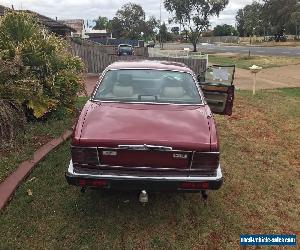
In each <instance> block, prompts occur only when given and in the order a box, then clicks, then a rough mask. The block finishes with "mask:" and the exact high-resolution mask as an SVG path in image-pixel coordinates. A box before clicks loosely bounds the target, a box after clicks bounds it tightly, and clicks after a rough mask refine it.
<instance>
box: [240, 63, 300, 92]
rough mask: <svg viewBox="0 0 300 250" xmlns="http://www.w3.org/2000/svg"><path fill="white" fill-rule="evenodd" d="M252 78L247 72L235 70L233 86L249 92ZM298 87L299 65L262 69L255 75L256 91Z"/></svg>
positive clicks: (299, 82) (299, 78)
mask: <svg viewBox="0 0 300 250" xmlns="http://www.w3.org/2000/svg"><path fill="white" fill-rule="evenodd" d="M252 84H253V76H252V75H251V73H250V72H249V70H245V69H237V71H236V78H235V85H236V87H237V88H239V89H242V90H251V89H252ZM286 87H300V65H291V66H283V67H275V68H269V69H263V70H262V71H261V72H260V73H258V74H257V86H256V88H257V89H274V88H286Z"/></svg>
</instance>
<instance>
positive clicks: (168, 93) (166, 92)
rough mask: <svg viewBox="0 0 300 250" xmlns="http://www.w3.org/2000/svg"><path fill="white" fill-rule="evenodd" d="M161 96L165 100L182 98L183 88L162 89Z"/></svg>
mask: <svg viewBox="0 0 300 250" xmlns="http://www.w3.org/2000/svg"><path fill="white" fill-rule="evenodd" d="M162 94H163V96H164V97H166V98H180V97H183V96H184V94H185V90H184V88H183V87H164V88H163V89H162Z"/></svg>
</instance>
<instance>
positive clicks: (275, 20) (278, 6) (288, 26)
mask: <svg viewBox="0 0 300 250" xmlns="http://www.w3.org/2000/svg"><path fill="white" fill-rule="evenodd" d="M263 2H264V6H263V14H264V16H265V17H266V18H267V20H268V22H269V23H270V24H271V25H272V27H273V30H274V32H275V33H278V32H281V31H282V30H287V31H288V32H293V31H294V27H295V25H294V24H293V23H292V13H293V12H295V11H297V10H298V11H300V10H299V0H263Z"/></svg>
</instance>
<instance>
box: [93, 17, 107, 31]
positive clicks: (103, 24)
mask: <svg viewBox="0 0 300 250" xmlns="http://www.w3.org/2000/svg"><path fill="white" fill-rule="evenodd" d="M94 22H95V23H96V24H95V26H94V27H93V29H94V30H106V29H107V26H108V19H107V17H104V16H99V17H98V19H95V20H94Z"/></svg>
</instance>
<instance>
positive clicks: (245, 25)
mask: <svg viewBox="0 0 300 250" xmlns="http://www.w3.org/2000/svg"><path fill="white" fill-rule="evenodd" d="M236 22H237V30H238V32H239V34H240V36H253V35H263V34H264V29H265V28H266V26H267V25H266V21H265V18H264V16H263V5H262V4H260V3H259V2H256V1H254V2H253V3H252V4H248V5H246V6H245V7H244V8H243V9H240V10H238V12H237V15H236Z"/></svg>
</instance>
